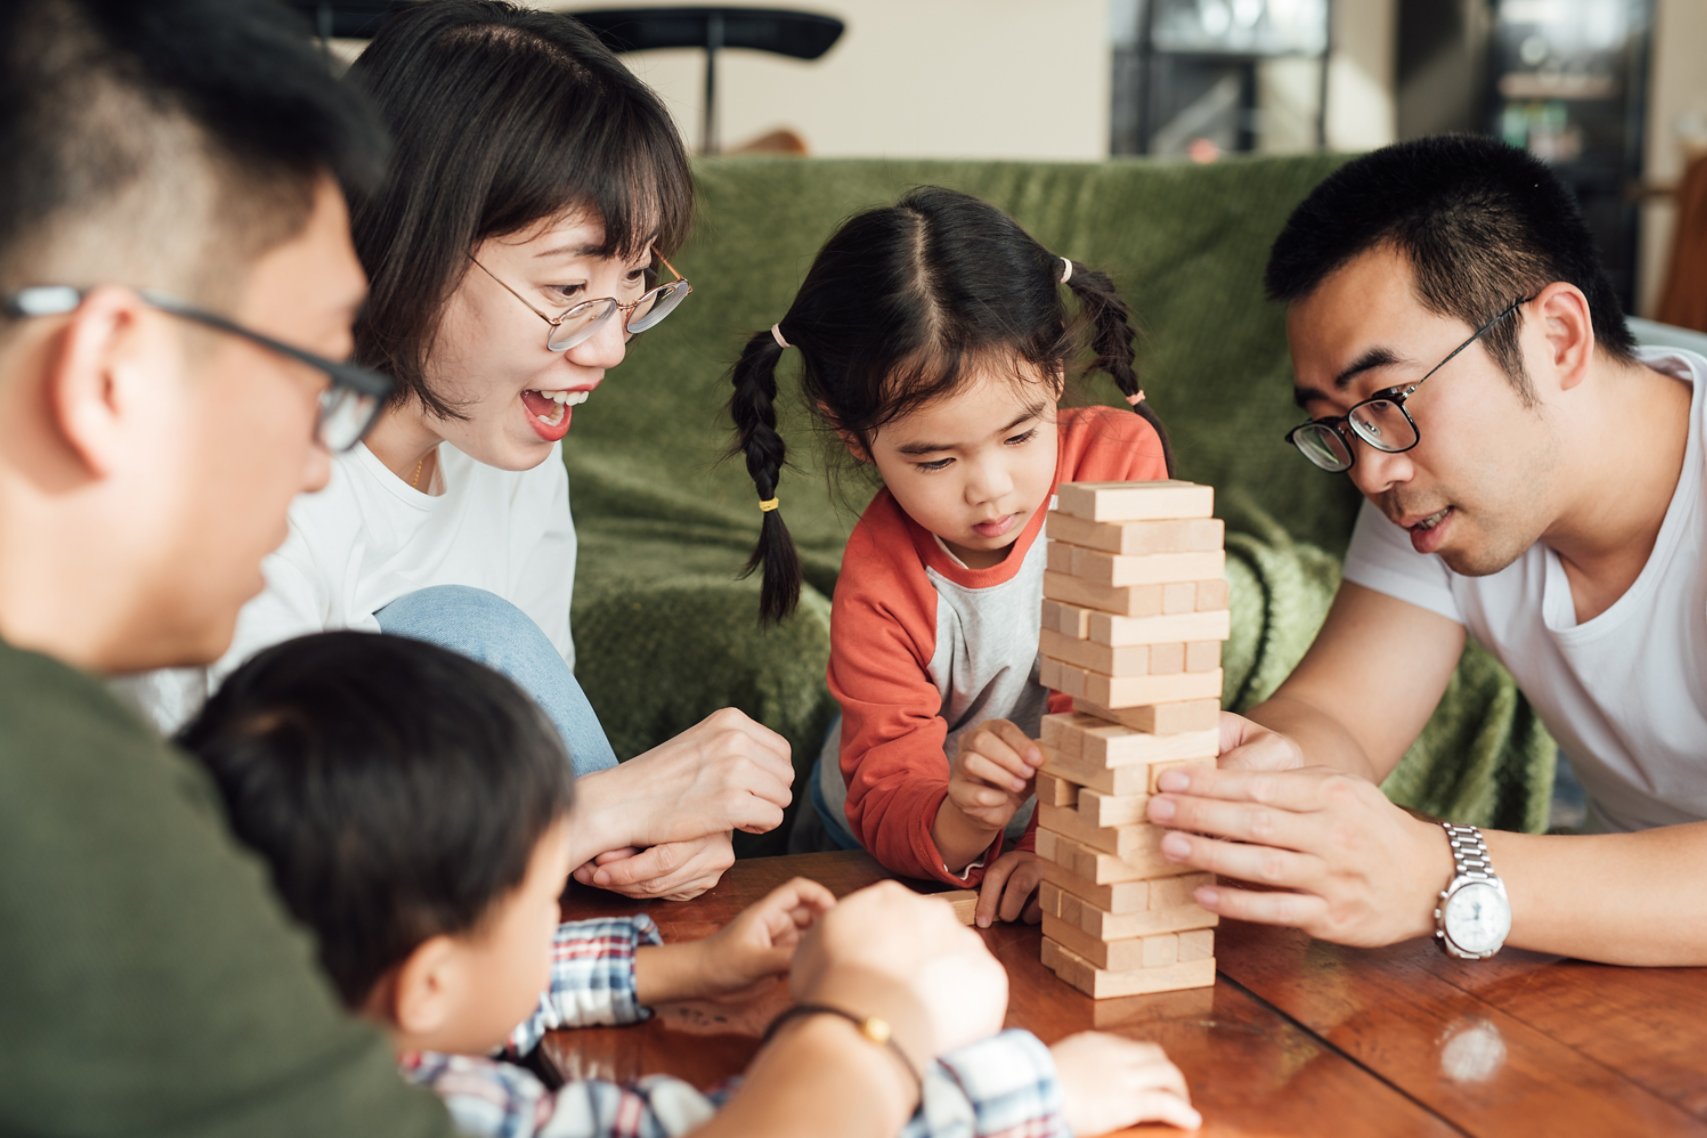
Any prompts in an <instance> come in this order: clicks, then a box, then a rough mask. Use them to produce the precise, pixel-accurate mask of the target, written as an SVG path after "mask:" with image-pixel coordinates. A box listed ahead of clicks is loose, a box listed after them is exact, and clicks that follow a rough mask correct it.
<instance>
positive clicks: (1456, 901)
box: [1441, 881, 1511, 955]
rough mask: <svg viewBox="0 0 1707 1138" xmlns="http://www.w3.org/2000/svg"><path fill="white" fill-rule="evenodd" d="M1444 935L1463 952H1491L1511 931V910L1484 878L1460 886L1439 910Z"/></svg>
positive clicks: (1498, 892) (1502, 942)
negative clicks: (1443, 907)
mask: <svg viewBox="0 0 1707 1138" xmlns="http://www.w3.org/2000/svg"><path fill="white" fill-rule="evenodd" d="M1441 921H1442V923H1443V924H1445V926H1446V935H1447V936H1449V937H1451V938H1452V943H1453V944H1455V945H1457V946H1458V947H1459V948H1461V949H1463V950H1464V951H1465V952H1468V953H1472V954H1475V955H1481V954H1482V953H1486V952H1492V951H1494V950H1495V949H1497V948H1498V947H1499V946H1500V945H1502V944H1504V943H1505V937H1506V934H1507V933H1508V932H1510V931H1511V909H1510V907H1509V906H1507V904H1506V900H1505V897H1504V895H1502V894H1501V893H1500V891H1499V889H1498V888H1496V887H1495V886H1493V885H1491V884H1489V883H1487V882H1485V881H1472V882H1470V883H1468V884H1466V885H1463V886H1461V887H1459V889H1458V890H1457V892H1455V893H1453V894H1452V896H1451V897H1449V898H1448V899H1447V901H1446V908H1445V910H1444V911H1443V912H1442V913H1441Z"/></svg>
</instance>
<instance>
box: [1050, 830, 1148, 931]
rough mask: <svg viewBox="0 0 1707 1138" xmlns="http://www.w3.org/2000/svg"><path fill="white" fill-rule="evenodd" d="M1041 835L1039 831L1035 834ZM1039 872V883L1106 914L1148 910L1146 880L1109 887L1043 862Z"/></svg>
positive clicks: (1061, 867) (1066, 869) (1064, 867)
mask: <svg viewBox="0 0 1707 1138" xmlns="http://www.w3.org/2000/svg"><path fill="white" fill-rule="evenodd" d="M1039 833H1040V834H1041V833H1042V831H1039ZM1039 856H1041V855H1039ZM1038 865H1039V866H1040V867H1041V868H1042V870H1043V880H1044V881H1046V882H1048V883H1049V884H1051V885H1054V886H1055V887H1056V888H1057V889H1060V890H1061V891H1062V892H1063V893H1071V894H1072V895H1074V896H1075V897H1078V898H1080V899H1081V900H1084V901H1089V902H1090V903H1091V904H1093V905H1095V906H1096V907H1097V908H1099V909H1101V910H1103V911H1104V912H1107V913H1145V912H1148V911H1149V904H1150V886H1151V884H1152V883H1151V882H1149V881H1119V882H1115V883H1113V884H1109V885H1098V884H1097V883H1096V882H1094V881H1086V880H1085V879H1084V878H1082V877H1080V876H1079V875H1078V874H1076V873H1074V872H1073V871H1072V870H1070V869H1068V868H1067V867H1066V866H1064V865H1058V864H1056V863H1055V862H1052V861H1049V860H1048V859H1044V860H1043V861H1040V862H1038Z"/></svg>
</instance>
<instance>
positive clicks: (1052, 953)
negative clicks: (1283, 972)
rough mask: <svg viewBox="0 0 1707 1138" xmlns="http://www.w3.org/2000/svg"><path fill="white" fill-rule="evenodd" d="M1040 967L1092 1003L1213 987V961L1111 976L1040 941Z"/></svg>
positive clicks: (1194, 962) (1061, 949)
mask: <svg viewBox="0 0 1707 1138" xmlns="http://www.w3.org/2000/svg"><path fill="white" fill-rule="evenodd" d="M1043 964H1044V967H1046V968H1048V969H1049V970H1050V971H1051V972H1053V973H1055V975H1056V976H1058V977H1060V978H1061V979H1062V980H1063V981H1065V982H1066V983H1068V984H1070V985H1072V986H1073V987H1075V988H1077V989H1078V990H1079V991H1081V992H1083V993H1084V994H1085V995H1087V996H1090V997H1091V998H1092V999H1095V1000H1102V999H1109V998H1111V997H1115V996H1144V995H1149V994H1151V993H1154V992H1177V991H1179V990H1180V989H1182V988H1207V987H1209V986H1210V985H1212V984H1214V983H1215V958H1214V957H1210V958H1208V959H1206V960H1193V961H1189V962H1187V963H1185V964H1174V965H1170V966H1168V967H1167V968H1142V969H1139V970H1138V971H1136V972H1115V971H1112V970H1110V969H1107V968H1098V967H1097V966H1096V965H1094V964H1092V963H1090V962H1089V961H1088V960H1086V959H1085V958H1084V957H1082V956H1080V955H1079V954H1078V953H1076V952H1074V951H1073V950H1072V949H1070V948H1064V947H1062V946H1061V945H1059V944H1057V943H1055V942H1054V941H1052V940H1050V939H1049V938H1048V937H1045V938H1044V939H1043Z"/></svg>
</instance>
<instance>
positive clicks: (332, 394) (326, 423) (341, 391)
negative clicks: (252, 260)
mask: <svg viewBox="0 0 1707 1138" xmlns="http://www.w3.org/2000/svg"><path fill="white" fill-rule="evenodd" d="M90 291H91V290H90V289H87V288H77V287H75V286H72V285H32V286H31V287H29V288H25V289H20V290H19V291H17V292H15V293H12V294H10V295H9V296H5V297H0V309H4V311H5V313H6V314H7V315H8V316H17V317H32V316H64V315H67V314H68V313H71V312H75V311H76V310H77V307H78V306H79V305H80V304H82V303H83V298H84V297H86V296H87V295H89V293H90ZM135 292H136V295H137V297H138V298H140V299H141V301H142V302H143V303H144V304H146V305H148V307H150V308H153V309H155V310H157V311H160V312H164V313H167V314H168V315H171V316H176V317H178V318H179V319H182V320H189V321H192V322H194V323H196V324H200V325H203V326H204V327H207V328H212V329H214V330H216V331H219V332H226V333H229V334H230V335H233V336H240V337H242V338H243V339H245V340H248V341H249V342H250V343H253V344H258V345H260V346H261V347H263V348H266V349H267V350H268V351H271V352H277V353H278V354H279V355H281V356H284V357H285V358H286V359H292V360H295V361H296V362H298V363H300V364H305V365H307V366H308V367H311V368H313V369H315V370H316V371H319V372H323V373H325V375H326V377H327V378H328V379H329V380H330V381H331V382H330V383H329V384H328V385H327V388H326V390H325V391H323V392H321V393H320V412H319V416H318V418H317V419H316V420H315V424H314V437H315V439H316V440H318V441H319V443H320V445H321V446H323V447H325V448H326V449H327V450H329V451H333V452H337V451H346V450H349V449H350V448H351V447H353V446H355V445H356V444H357V443H358V442H360V441H361V440H362V437H363V436H364V435H366V434H367V433H368V431H369V429H370V428H372V426H373V424H374V422H375V420H377V419H378V418H379V413H380V411H381V410H382V409H383V408H384V406H385V397H386V396H388V395H390V394H391V389H392V386H393V385H392V381H391V380H390V379H389V378H388V377H386V376H384V375H381V374H380V373H379V372H377V371H372V370H370V369H368V368H365V367H361V366H359V365H357V364H349V363H339V362H338V361H336V360H329V359H327V358H326V357H324V356H318V355H315V354H314V353H313V352H309V351H304V350H303V349H301V348H297V347H293V346H291V345H290V344H287V343H285V342H284V341H282V340H275V339H273V338H272V337H271V336H268V335H266V334H264V333H261V332H257V331H255V330H254V329H252V328H245V327H244V326H243V325H241V324H239V323H237V322H236V321H234V320H231V319H229V318H227V317H224V316H221V315H219V314H218V313H216V312H208V311H206V310H205V309H201V308H197V307H195V306H194V305H191V304H186V303H184V302H183V301H181V300H178V299H176V298H175V297H171V296H166V295H164V294H163V293H158V292H152V291H149V290H147V289H136V290H135Z"/></svg>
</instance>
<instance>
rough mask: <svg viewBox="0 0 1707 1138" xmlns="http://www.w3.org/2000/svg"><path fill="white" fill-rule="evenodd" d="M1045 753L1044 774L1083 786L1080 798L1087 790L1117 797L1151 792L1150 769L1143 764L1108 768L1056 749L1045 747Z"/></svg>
mask: <svg viewBox="0 0 1707 1138" xmlns="http://www.w3.org/2000/svg"><path fill="white" fill-rule="evenodd" d="M1042 750H1043V767H1042V773H1044V774H1050V775H1054V776H1055V777H1056V778H1062V779H1066V780H1067V781H1068V782H1071V783H1076V784H1077V785H1078V786H1079V787H1080V790H1079V793H1080V794H1081V795H1083V794H1084V792H1085V790H1086V789H1090V790H1097V791H1101V792H1102V793H1104V794H1107V795H1110V796H1112V797H1118V798H1127V797H1130V796H1132V795H1134V794H1140V795H1141V794H1149V793H1150V768H1149V767H1148V766H1145V765H1143V764H1142V763H1140V764H1137V765H1132V766H1124V767H1109V766H1104V765H1103V764H1101V763H1093V762H1089V761H1087V760H1086V759H1085V758H1084V757H1083V756H1080V757H1077V758H1069V757H1068V756H1067V755H1064V754H1062V753H1061V752H1060V751H1057V750H1055V749H1054V748H1053V747H1044V748H1042Z"/></svg>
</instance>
